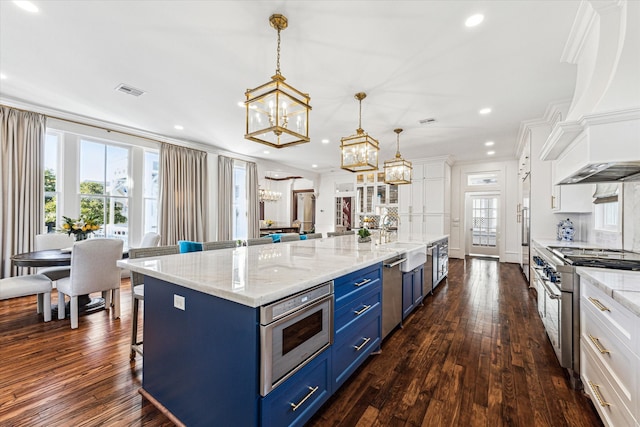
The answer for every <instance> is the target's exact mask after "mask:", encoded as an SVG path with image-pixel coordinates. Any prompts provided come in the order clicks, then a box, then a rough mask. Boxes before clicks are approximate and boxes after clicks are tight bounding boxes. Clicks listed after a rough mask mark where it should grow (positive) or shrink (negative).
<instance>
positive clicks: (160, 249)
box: [129, 245, 180, 360]
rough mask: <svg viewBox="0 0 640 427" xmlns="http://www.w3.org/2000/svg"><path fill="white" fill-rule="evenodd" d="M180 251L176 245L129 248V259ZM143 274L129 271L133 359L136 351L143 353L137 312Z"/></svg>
mask: <svg viewBox="0 0 640 427" xmlns="http://www.w3.org/2000/svg"><path fill="white" fill-rule="evenodd" d="M179 253H180V248H179V247H178V245H173V246H155V247H150V248H133V249H129V259H136V258H146V257H155V256H162V255H175V254H179ZM144 277H145V276H144V274H141V273H136V272H135V271H132V272H131V292H132V298H131V319H132V321H131V353H130V354H129V358H130V359H131V360H133V359H135V357H136V353H138V354H140V356H142V355H143V351H142V340H138V312H139V309H140V302H141V301H144Z"/></svg>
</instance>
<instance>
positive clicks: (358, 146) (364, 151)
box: [340, 92, 379, 172]
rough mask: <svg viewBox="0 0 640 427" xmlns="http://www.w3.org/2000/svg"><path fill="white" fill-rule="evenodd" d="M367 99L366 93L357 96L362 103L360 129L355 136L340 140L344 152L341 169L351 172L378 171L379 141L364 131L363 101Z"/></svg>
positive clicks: (359, 93) (359, 120)
mask: <svg viewBox="0 0 640 427" xmlns="http://www.w3.org/2000/svg"><path fill="white" fill-rule="evenodd" d="M366 97H367V94H366V93H364V92H358V93H356V94H355V98H356V99H357V100H358V102H359V103H360V114H359V119H358V129H357V130H356V134H355V135H351V136H347V137H344V138H342V139H341V140H340V142H341V144H340V149H341V150H342V164H341V166H340V167H341V168H342V169H346V170H348V171H351V172H362V171H373V170H378V151H379V144H378V141H377V140H376V139H374V138H372V137H371V136H369V134H368V133H366V132H365V131H364V130H363V129H362V100H363V99H365V98H366Z"/></svg>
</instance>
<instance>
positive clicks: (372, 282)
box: [331, 264, 382, 391]
mask: <svg viewBox="0 0 640 427" xmlns="http://www.w3.org/2000/svg"><path fill="white" fill-rule="evenodd" d="M381 278H382V265H381V264H376V265H373V266H371V267H367V268H364V269H362V270H359V271H356V272H354V273H351V274H348V275H346V276H343V277H341V278H339V279H336V280H335V281H334V294H335V318H334V325H335V336H334V342H333V346H332V348H331V350H332V365H333V366H332V380H333V385H332V390H333V391H336V390H337V389H338V388H339V387H340V386H341V385H342V384H343V383H344V382H345V381H346V379H347V378H349V376H350V375H351V374H353V372H354V371H355V370H356V369H357V368H358V367H359V366H360V365H361V364H362V362H364V360H365V359H366V358H367V357H368V356H369V355H370V354H371V353H372V352H373V351H376V350H379V349H380V342H381V337H382V280H381Z"/></svg>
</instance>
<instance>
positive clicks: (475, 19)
mask: <svg viewBox="0 0 640 427" xmlns="http://www.w3.org/2000/svg"><path fill="white" fill-rule="evenodd" d="M482 21H484V15H483V14H481V13H477V14H475V15H471V16H470V17H468V18H467V20H466V21H464V25H466V26H467V27H475V26H476V25H479V24H480V23H481V22H482Z"/></svg>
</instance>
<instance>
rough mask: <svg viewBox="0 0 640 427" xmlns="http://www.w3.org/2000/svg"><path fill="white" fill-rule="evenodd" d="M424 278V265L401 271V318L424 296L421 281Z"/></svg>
mask: <svg viewBox="0 0 640 427" xmlns="http://www.w3.org/2000/svg"><path fill="white" fill-rule="evenodd" d="M423 280H424V265H421V266H420V267H418V268H416V269H414V270H412V271H409V272H407V273H402V319H405V318H406V317H407V316H408V315H409V314H410V313H411V312H412V311H413V310H414V309H415V308H416V307H417V306H418V305H419V304H420V303H422V299H423V298H424V294H423V291H422V282H423Z"/></svg>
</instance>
